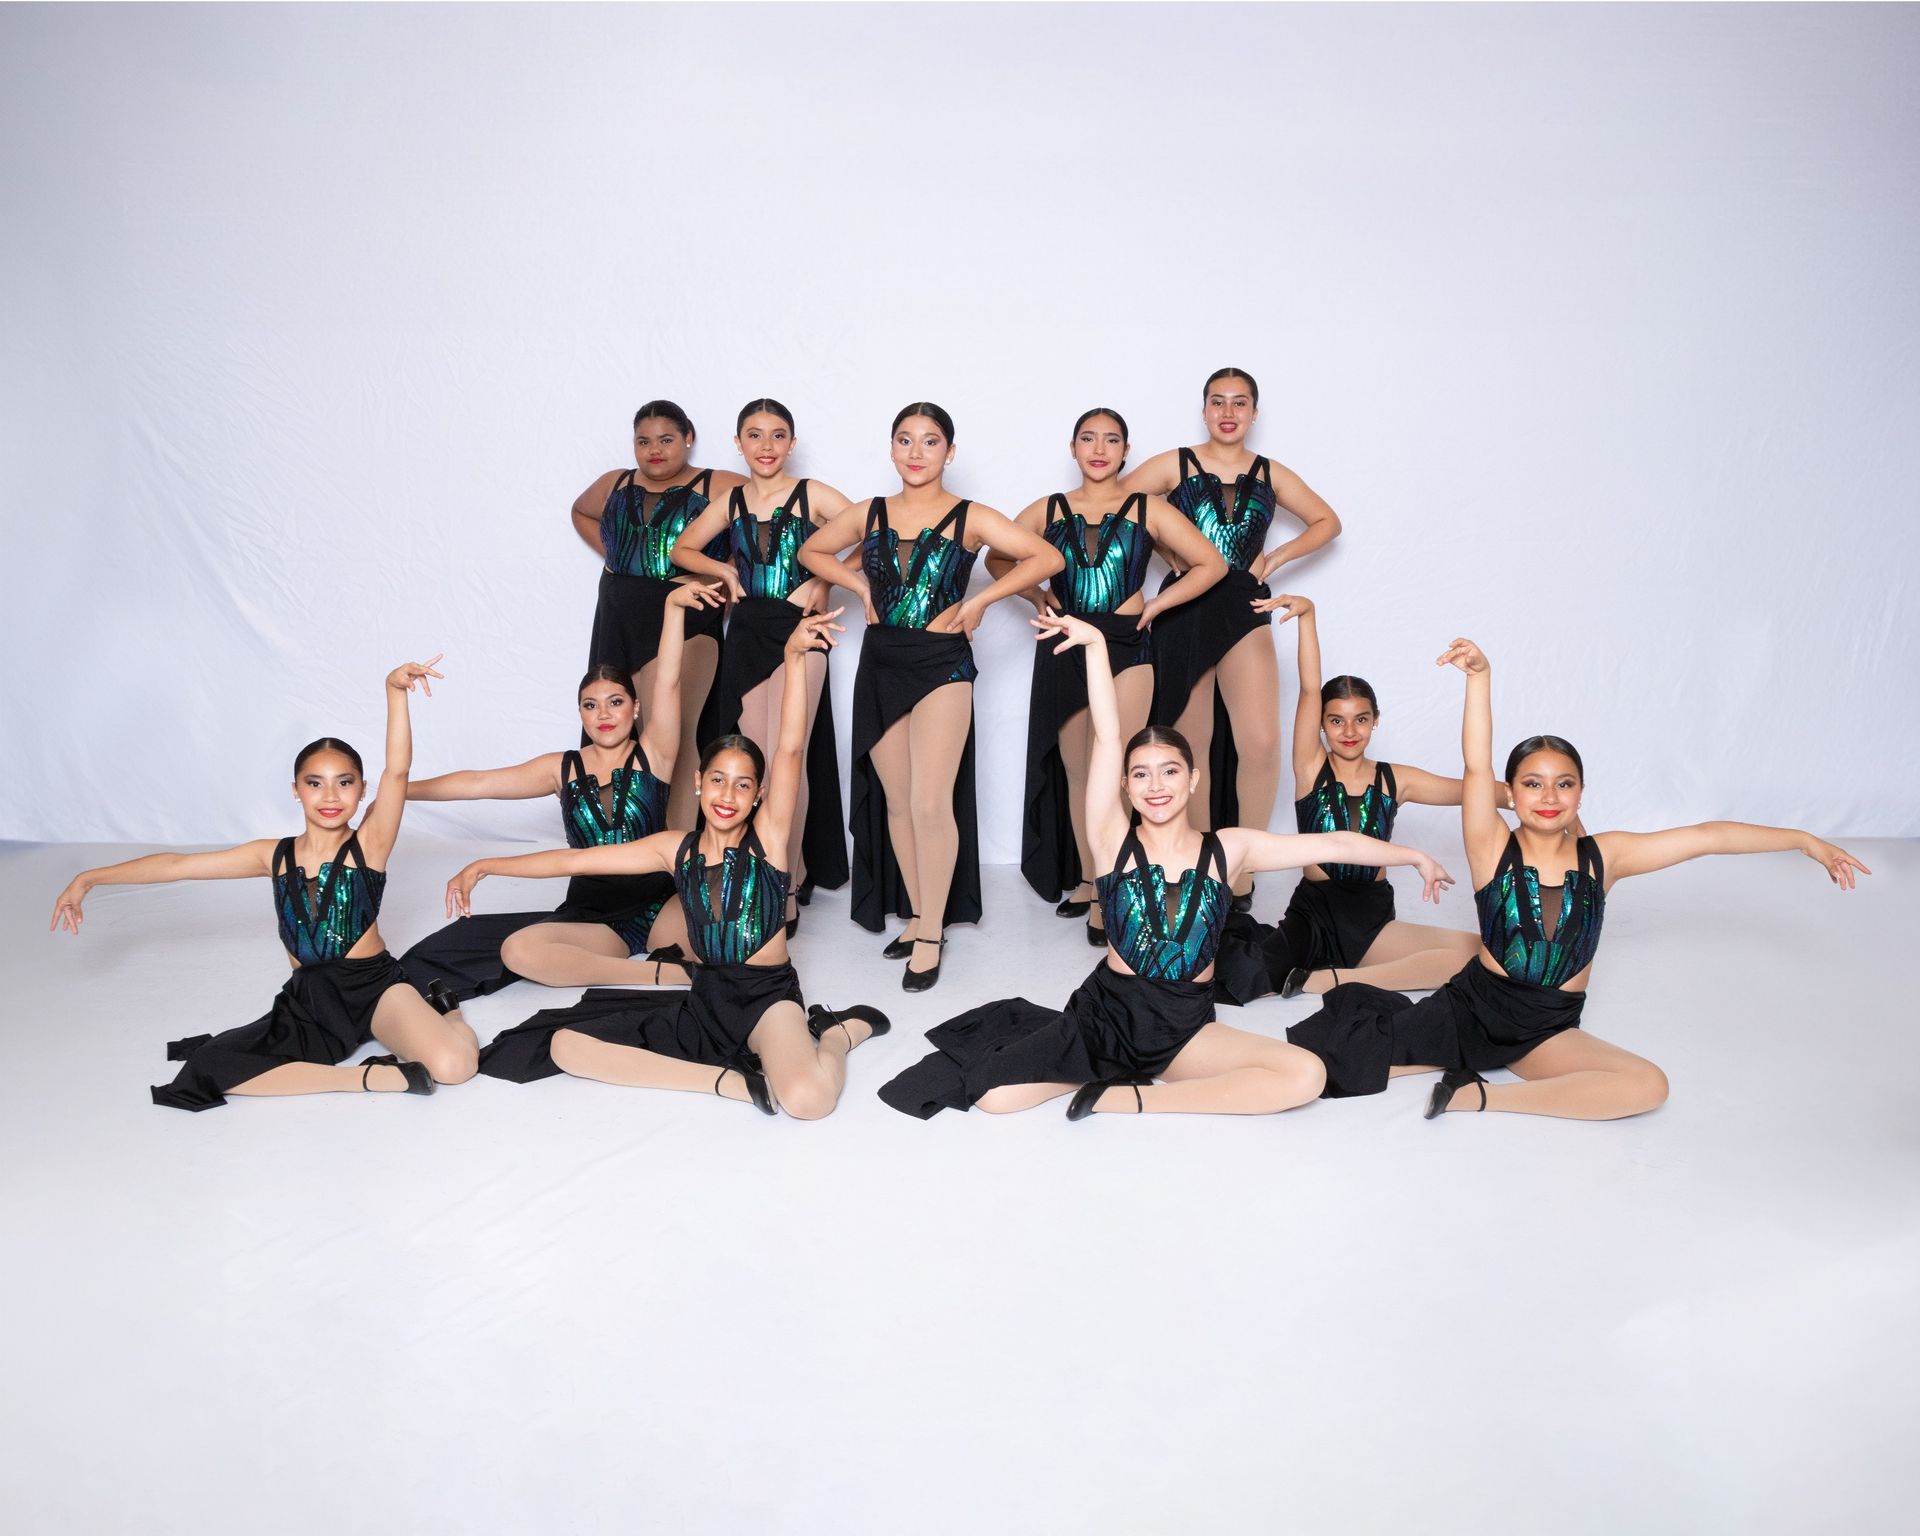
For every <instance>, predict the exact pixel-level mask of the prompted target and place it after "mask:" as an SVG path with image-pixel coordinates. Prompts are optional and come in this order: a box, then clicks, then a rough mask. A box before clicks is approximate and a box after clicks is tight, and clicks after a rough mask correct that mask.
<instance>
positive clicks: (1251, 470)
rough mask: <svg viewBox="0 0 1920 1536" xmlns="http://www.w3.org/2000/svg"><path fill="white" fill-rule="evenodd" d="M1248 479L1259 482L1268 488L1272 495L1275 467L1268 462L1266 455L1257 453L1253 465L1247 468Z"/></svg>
mask: <svg viewBox="0 0 1920 1536" xmlns="http://www.w3.org/2000/svg"><path fill="white" fill-rule="evenodd" d="M1247 478H1248V479H1249V480H1258V481H1259V482H1260V483H1261V484H1262V485H1264V486H1265V487H1266V488H1267V491H1268V493H1269V494H1271V493H1272V491H1273V466H1272V465H1271V464H1269V463H1268V462H1267V458H1266V455H1265V454H1261V453H1256V454H1255V455H1254V456H1253V463H1252V464H1250V465H1248V466H1247Z"/></svg>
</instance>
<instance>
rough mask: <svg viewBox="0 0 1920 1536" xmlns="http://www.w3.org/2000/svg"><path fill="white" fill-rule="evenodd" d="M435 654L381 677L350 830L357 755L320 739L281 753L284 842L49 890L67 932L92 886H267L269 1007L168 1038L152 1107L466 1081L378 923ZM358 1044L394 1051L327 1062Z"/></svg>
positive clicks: (468, 1071) (467, 1057) (56, 920)
mask: <svg viewBox="0 0 1920 1536" xmlns="http://www.w3.org/2000/svg"><path fill="white" fill-rule="evenodd" d="M439 660H440V658H439V657H438V656H435V657H434V658H433V660H432V661H427V662H417V661H409V662H406V663H404V664H403V665H401V666H398V667H395V668H394V669H393V671H392V672H390V673H388V674H387V687H386V695H387V755H386V762H385V763H384V764H383V765H382V767H381V774H380V790H379V797H378V798H377V799H376V800H375V801H374V802H373V804H372V805H371V806H369V807H368V808H367V814H366V817H365V819H364V820H362V821H361V823H360V825H359V826H358V827H357V828H356V827H355V826H354V825H353V815H354V812H355V811H356V810H358V809H359V807H360V800H361V797H362V796H363V795H364V794H365V792H366V774H365V771H364V769H363V768H362V766H361V762H360V754H359V753H358V752H356V751H354V750H353V748H352V747H350V746H348V745H347V744H346V743H345V742H344V741H339V740H336V739H335V738H334V737H332V736H322V737H321V738H320V739H319V740H318V741H313V742H309V743H308V744H307V745H306V746H304V747H302V748H301V749H300V754H299V756H297V757H296V758H295V759H294V760H293V794H294V798H295V799H296V800H298V801H299V802H300V809H301V811H302V813H303V814H304V817H305V824H304V826H303V827H302V829H301V831H300V833H299V835H298V836H295V837H283V838H281V839H279V840H278V841H277V842H276V841H275V840H274V839H273V838H270V837H263V838H259V839H257V840H255V841H254V842H250V843H242V844H240V845H239V846H238V847H237V848H223V849H221V850H220V851H219V852H217V853H150V854H147V855H146V856H145V857H143V858H138V859H128V860H127V861H126V862H125V863H123V864H110V865H108V866H107V867H106V868H104V869H89V870H83V871H82V872H81V873H80V874H77V875H75V876H74V877H73V879H72V881H71V882H70V883H69V884H68V886H67V888H66V889H65V890H64V891H62V892H61V893H60V898H59V900H58V901H56V902H55V903H54V906H53V922H52V923H51V924H50V925H49V926H50V927H52V928H54V929H58V928H60V927H63V926H64V927H65V928H66V929H67V931H68V932H70V933H76V934H77V933H78V932H79V931H80V920H81V903H82V902H84V901H85V900H86V897H87V893H88V892H89V891H91V890H92V889H93V888H94V887H95V886H96V885H159V884H163V883H165V882H167V881H170V880H238V879H242V878H245V877H248V876H255V875H260V876H265V877H266V878H268V879H270V880H271V881H272V882H273V905H274V912H275V915H276V916H277V917H278V918H279V921H280V942H281V943H282V944H283V945H284V946H285V947H286V951H287V960H288V963H289V964H291V965H292V966H293V974H292V975H291V976H289V977H288V978H287V982H286V985H285V986H283V987H282V988H281V989H280V995H279V996H278V997H276V998H275V999H274V1000H273V1009H272V1011H271V1012H269V1013H267V1014H265V1015H264V1016H262V1017H261V1018H258V1019H256V1020H255V1021H254V1022H253V1023H251V1024H247V1025H243V1026H241V1027H240V1028H238V1029H229V1030H226V1031H224V1032H222V1033H221V1034H218V1035H193V1036H190V1037H188V1038H187V1039H184V1040H175V1041H172V1042H170V1043H169V1044H168V1046H167V1060H169V1061H178V1062H181V1063H183V1065H182V1066H181V1068H180V1071H179V1074H178V1075H177V1076H176V1077H175V1078H174V1080H173V1081H172V1082H171V1083H166V1084H162V1085H159V1086H156V1087H155V1088H154V1089H153V1102H154V1103H156V1104H165V1105H168V1106H170V1107H172V1108H174V1109H189V1110H201V1109H215V1108H218V1107H219V1106H220V1105H221V1104H224V1103H225V1102H226V1096H227V1095H228V1094H230V1093H237V1094H242V1095H246V1096H249V1097H255V1096H257V1097H263V1098H272V1097H279V1096H282V1095H286V1094H296V1093H402V1092H404V1093H432V1092H433V1089H434V1085H435V1084H436V1083H464V1082H465V1081H466V1080H467V1079H468V1078H470V1077H472V1076H473V1071H474V1061H475V1056H476V1054H477V1050H478V1042H477V1041H476V1040H475V1039H474V1035H473V1031H472V1030H471V1029H469V1028H468V1027H467V1024H466V1021H465V1020H464V1019H462V1018H461V1017H460V1015H459V1013H458V1012H449V1013H447V1014H446V1016H445V1017H442V1016H441V1014H440V1013H438V1012H436V1011H435V1009H434V1008H433V1007H432V1006H431V1005H429V1004H428V1002H427V1000H426V999H425V998H424V997H422V996H421V995H420V993H419V992H418V991H416V990H415V989H414V987H413V985H412V984H411V983H410V982H409V981H408V979H407V973H406V972H405V971H404V970H403V969H401V967H400V965H399V963H398V962H397V961H396V960H395V959H394V958H393V956H392V955H390V954H388V953H387V946H386V944H385V942H384V941H383V940H382V939H381V937H380V929H379V925H378V918H379V916H380V898H381V896H382V895H383V894H384V892H385V890H386V884H387V855H388V854H389V853H391V852H392V851H393V840H394V838H395V837H397V836H398V835H399V832H400V816H401V813H402V811H404V810H405V808H406V803H407V769H408V767H409V765H410V764H411V762H412V760H413V733H412V729H411V726H410V723H409V721H408V717H407V695H408V694H410V693H411V692H412V691H413V690H414V688H415V687H416V686H417V687H419V688H420V689H422V690H423V691H424V692H425V693H426V694H427V696H428V697H432V694H433V684H432V682H431V681H430V679H436V678H438V677H440V675H441V674H440V673H438V672H436V671H435V670H434V666H435V663H437V662H438V661H439ZM308 870H312V871H313V873H312V874H308V873H307V871H308ZM370 1039H373V1040H378V1041H379V1042H380V1043H381V1044H382V1045H384V1046H386V1047H387V1048H388V1049H389V1050H391V1051H392V1052H394V1054H393V1055H391V1056H372V1057H369V1058H368V1059H367V1060H366V1061H364V1062H361V1063H359V1064H358V1065H356V1066H351V1067H346V1066H341V1065H340V1063H341V1062H343V1061H345V1060H346V1059H347V1058H348V1057H349V1056H351V1055H352V1054H353V1053H354V1052H355V1051H357V1050H359V1049H360V1047H361V1046H363V1045H365V1044H366V1043H367V1042H368V1041H369V1040H370Z"/></svg>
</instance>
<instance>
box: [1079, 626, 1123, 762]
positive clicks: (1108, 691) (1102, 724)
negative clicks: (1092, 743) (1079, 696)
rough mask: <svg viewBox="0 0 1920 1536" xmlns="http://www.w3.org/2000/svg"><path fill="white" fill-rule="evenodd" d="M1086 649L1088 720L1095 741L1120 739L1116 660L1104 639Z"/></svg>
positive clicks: (1115, 742) (1115, 741)
mask: <svg viewBox="0 0 1920 1536" xmlns="http://www.w3.org/2000/svg"><path fill="white" fill-rule="evenodd" d="M1086 653H1087V721H1088V723H1089V724H1090V725H1091V726H1092V727H1093V735H1094V739H1095V740H1096V741H1104V742H1112V743H1114V744H1115V745H1116V746H1118V744H1119V741H1120V697H1119V691H1118V690H1117V689H1116V688H1115V687H1114V685H1113V664H1112V663H1111V662H1110V661H1109V660H1108V659H1107V647H1106V645H1105V643H1104V642H1102V643H1099V644H1095V645H1089V646H1087V647H1086Z"/></svg>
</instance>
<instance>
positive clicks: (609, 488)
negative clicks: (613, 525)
mask: <svg viewBox="0 0 1920 1536" xmlns="http://www.w3.org/2000/svg"><path fill="white" fill-rule="evenodd" d="M620 474H621V472H620V471H619V470H617V469H610V470H608V471H607V472H606V473H605V474H604V475H601V476H600V477H598V478H597V479H596V480H595V481H594V482H593V484H592V485H590V486H588V487H587V488H586V489H585V490H584V491H582V492H581V493H580V494H579V495H578V496H576V497H574V498H573V531H574V532H575V533H577V534H579V535H580V537H581V539H582V540H583V541H585V543H586V546H587V548H588V549H590V550H592V551H593V552H594V553H595V554H596V555H598V556H599V557H600V558H601V559H602V560H604V559H606V557H607V551H606V547H605V546H604V545H602V544H601V542H600V514H601V513H602V512H604V511H605V510H606V506H607V497H608V496H609V495H611V494H612V493H613V483H614V481H616V480H618V479H619V478H620Z"/></svg>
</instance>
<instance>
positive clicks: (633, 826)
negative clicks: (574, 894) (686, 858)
mask: <svg viewBox="0 0 1920 1536" xmlns="http://www.w3.org/2000/svg"><path fill="white" fill-rule="evenodd" d="M667 789H668V786H667V784H666V783H665V782H664V781H663V780H661V779H659V778H656V777H655V776H654V772H653V769H652V768H651V767H649V766H648V764H647V754H646V753H645V752H643V751H641V750H640V743H639V742H638V741H636V742H634V744H633V750H632V751H630V752H629V753H628V754H627V761H626V765H625V766H624V767H620V768H616V769H614V770H613V782H612V783H611V784H609V785H602V784H601V782H600V781H599V780H598V779H596V778H595V777H594V776H593V775H592V774H590V773H588V772H587V764H586V759H585V758H583V757H581V755H580V754H579V753H578V752H569V753H567V754H566V755H565V756H564V757H562V758H561V759H560V823H561V826H562V828H563V829H564V830H565V832H566V835H567V846H568V847H569V848H598V847H600V846H602V845H603V844H606V843H637V842H639V841H640V839H641V838H643V837H651V836H652V835H653V834H654V833H655V832H659V831H663V830H664V829H665V828H666V825H667Z"/></svg>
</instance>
